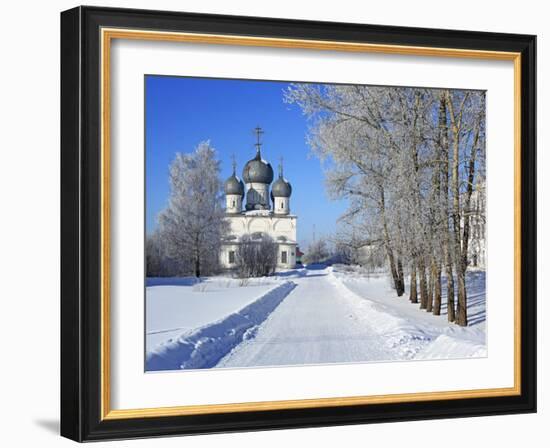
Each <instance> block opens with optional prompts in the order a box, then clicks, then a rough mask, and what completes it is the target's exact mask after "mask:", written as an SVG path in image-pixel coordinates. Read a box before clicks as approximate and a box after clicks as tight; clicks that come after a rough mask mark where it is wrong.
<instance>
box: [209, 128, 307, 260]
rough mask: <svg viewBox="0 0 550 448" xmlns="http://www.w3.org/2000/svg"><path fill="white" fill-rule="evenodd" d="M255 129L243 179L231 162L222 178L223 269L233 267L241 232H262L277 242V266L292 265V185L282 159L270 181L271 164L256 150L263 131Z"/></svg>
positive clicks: (259, 146) (221, 255) (221, 256)
mask: <svg viewBox="0 0 550 448" xmlns="http://www.w3.org/2000/svg"><path fill="white" fill-rule="evenodd" d="M255 131H256V134H257V143H256V145H255V146H256V157H254V158H253V159H251V160H249V161H248V162H247V163H246V165H245V166H244V168H243V180H244V183H243V180H241V179H239V177H238V176H237V174H236V164H235V162H233V174H232V175H231V176H230V177H229V178H228V179H227V180H226V181H225V185H224V190H225V198H226V210H225V211H226V216H225V219H226V220H227V221H228V222H229V228H230V230H229V234H228V236H227V237H226V238H225V239H224V241H223V243H222V248H221V254H220V262H221V265H222V267H223V268H225V269H232V268H234V267H235V266H236V254H237V250H238V247H239V242H240V239H241V238H242V237H243V236H244V235H250V236H252V237H254V235H259V234H266V235H269V236H270V237H271V238H273V240H274V241H275V242H276V243H277V246H278V250H277V252H278V255H277V269H291V268H294V267H295V265H296V220H297V216H296V215H292V214H290V195H291V194H292V186H291V185H290V183H289V182H288V181H287V180H286V179H285V178H284V176H283V166H282V163H281V165H280V166H279V177H278V179H277V180H276V181H275V182H273V168H272V167H271V164H270V163H268V162H267V161H265V160H263V159H262V155H261V152H260V150H261V143H260V135H261V133H262V132H263V131H262V130H261V129H260V128H259V127H258V128H256V129H255ZM271 182H273V185H271ZM245 185H246V187H245ZM270 187H271V192H270V191H269V190H270ZM245 194H246V204H245V205H244V210H243V199H244V197H245ZM270 199H271V200H270Z"/></svg>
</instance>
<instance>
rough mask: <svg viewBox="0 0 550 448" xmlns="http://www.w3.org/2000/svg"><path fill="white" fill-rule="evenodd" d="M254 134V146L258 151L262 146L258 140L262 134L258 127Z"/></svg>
mask: <svg viewBox="0 0 550 448" xmlns="http://www.w3.org/2000/svg"><path fill="white" fill-rule="evenodd" d="M254 133H255V134H256V144H255V145H254V146H256V149H257V150H258V151H259V150H260V146H262V143H261V142H260V138H261V136H262V134H263V133H264V131H263V129H262V128H261V127H260V126H256V127H255V128H254Z"/></svg>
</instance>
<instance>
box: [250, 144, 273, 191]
mask: <svg viewBox="0 0 550 448" xmlns="http://www.w3.org/2000/svg"><path fill="white" fill-rule="evenodd" d="M243 179H244V181H245V182H246V183H247V184H249V183H252V182H256V183H260V184H270V183H271V182H272V181H273V168H271V164H270V163H268V162H266V161H265V160H262V156H261V155H260V151H258V152H257V153H256V157H254V158H253V159H252V160H249V161H248V162H246V165H245V166H244V169H243Z"/></svg>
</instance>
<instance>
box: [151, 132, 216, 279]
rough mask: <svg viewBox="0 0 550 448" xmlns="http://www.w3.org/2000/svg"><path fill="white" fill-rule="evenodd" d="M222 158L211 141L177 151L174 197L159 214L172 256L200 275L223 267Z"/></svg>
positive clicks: (172, 168)
mask: <svg viewBox="0 0 550 448" xmlns="http://www.w3.org/2000/svg"><path fill="white" fill-rule="evenodd" d="M222 199H223V191H222V182H221V179H220V161H219V160H218V158H217V157H216V151H215V149H214V148H212V147H211V146H210V142H208V141H204V142H201V143H200V144H199V145H198V146H197V147H196V148H195V150H194V151H193V152H192V153H188V154H182V153H177V154H176V157H175V159H174V160H173V162H172V163H171V165H170V198H169V201H168V206H167V207H166V209H165V210H163V211H162V212H161V213H160V215H159V230H160V234H161V237H162V239H163V241H164V243H165V247H166V250H167V253H168V255H169V256H170V257H173V258H174V259H176V260H178V261H179V262H180V263H182V264H183V265H188V266H190V271H191V273H192V274H193V275H195V276H196V277H200V276H201V275H207V274H210V273H213V272H215V271H216V270H217V269H218V266H219V253H220V244H221V239H222V237H223V236H224V235H225V233H226V228H227V223H226V221H225V220H224V219H223V218H224V209H223V203H222Z"/></svg>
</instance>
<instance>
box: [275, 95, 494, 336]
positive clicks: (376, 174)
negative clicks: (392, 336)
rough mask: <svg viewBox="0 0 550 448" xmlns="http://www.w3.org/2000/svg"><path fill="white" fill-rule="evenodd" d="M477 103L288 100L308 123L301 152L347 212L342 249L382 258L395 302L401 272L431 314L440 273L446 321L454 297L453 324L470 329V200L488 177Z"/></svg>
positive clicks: (439, 98) (414, 98)
mask: <svg viewBox="0 0 550 448" xmlns="http://www.w3.org/2000/svg"><path fill="white" fill-rule="evenodd" d="M484 98H485V94H484V92H480V91H461V90H444V89H423V88H396V87H377V86H349V85H348V86H340V85H338V86H336V85H313V84H295V85H293V86H291V87H290V88H289V89H288V90H287V92H286V93H285V100H286V101H287V102H290V103H295V104H298V105H299V106H300V107H301V109H302V110H303V112H304V113H305V114H306V115H307V116H308V117H309V118H310V120H311V123H312V126H311V128H310V132H309V133H308V143H309V145H310V147H311V148H312V150H313V153H314V154H316V155H317V156H318V157H319V158H320V159H321V160H322V161H323V163H324V164H325V167H326V170H325V171H326V188H327V191H328V192H329V194H330V195H331V196H332V197H334V198H337V199H347V201H348V203H349V209H348V210H347V212H346V214H345V215H344V216H343V217H341V222H342V223H345V226H343V229H344V231H347V232H349V235H348V238H347V241H349V242H350V243H351V242H354V244H355V243H356V241H357V240H364V241H370V243H369V248H370V249H375V248H377V247H378V248H381V249H383V251H384V252H385V257H386V263H387V266H388V270H389V272H390V275H391V278H392V283H393V286H394V288H395V290H396V292H397V295H398V296H400V295H403V294H404V292H405V275H404V272H405V271H406V270H407V271H408V272H409V273H410V278H411V282H410V283H411V288H410V294H409V298H410V300H411V301H412V302H415V303H416V302H419V303H420V308H422V309H426V310H427V311H431V312H433V313H434V314H439V313H440V310H441V296H442V291H441V289H442V280H441V275H442V272H443V271H444V272H445V273H446V277H447V293H448V308H449V320H452V321H454V320H455V289H456V290H457V292H458V300H457V302H458V306H457V307H456V314H457V316H456V322H457V323H458V324H459V325H467V316H466V300H467V297H466V288H465V272H466V268H467V266H468V247H469V242H470V240H471V239H472V238H473V237H474V236H473V232H471V231H470V220H471V215H472V211H471V209H473V208H474V207H473V205H472V200H471V197H472V191H474V190H475V189H476V188H477V187H476V186H477V185H479V184H480V183H483V178H484V174H485V173H484V166H485V161H484V157H485V156H484V153H485V152H484V151H485V143H484V134H485V131H484V125H485V104H484ZM476 214H477V215H483V214H484V210H482V211H479V210H476ZM477 215H476V220H478V217H477ZM478 221H479V220H478ZM340 239H341V240H343V241H345V240H346V238H340Z"/></svg>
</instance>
